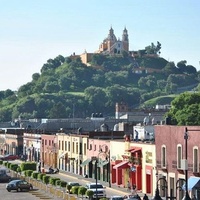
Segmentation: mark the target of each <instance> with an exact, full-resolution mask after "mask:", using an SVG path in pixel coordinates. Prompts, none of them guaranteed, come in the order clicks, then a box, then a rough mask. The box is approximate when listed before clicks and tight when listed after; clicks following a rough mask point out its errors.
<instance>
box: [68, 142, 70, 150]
mask: <svg viewBox="0 0 200 200" xmlns="http://www.w3.org/2000/svg"><path fill="white" fill-rule="evenodd" d="M68 151H71V150H70V142H69V141H68Z"/></svg>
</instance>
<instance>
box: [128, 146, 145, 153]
mask: <svg viewBox="0 0 200 200" xmlns="http://www.w3.org/2000/svg"><path fill="white" fill-rule="evenodd" d="M141 150H142V148H141V147H131V148H130V149H129V150H128V151H129V152H131V153H136V152H138V151H141Z"/></svg>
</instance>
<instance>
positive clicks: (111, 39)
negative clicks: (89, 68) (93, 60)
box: [97, 27, 129, 55]
mask: <svg viewBox="0 0 200 200" xmlns="http://www.w3.org/2000/svg"><path fill="white" fill-rule="evenodd" d="M123 51H126V52H129V40H128V31H127V29H126V28H124V30H123V33H122V39H121V40H120V39H117V38H116V36H115V34H114V30H113V28H112V27H111V28H110V30H109V33H108V36H107V37H106V38H105V39H104V40H103V42H102V43H101V44H100V46H99V50H98V51H97V53H103V54H110V55H114V54H121V53H122V52H123Z"/></svg>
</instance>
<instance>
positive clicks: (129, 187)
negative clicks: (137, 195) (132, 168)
mask: <svg viewBox="0 0 200 200" xmlns="http://www.w3.org/2000/svg"><path fill="white" fill-rule="evenodd" d="M127 191H131V184H130V182H129V181H127Z"/></svg>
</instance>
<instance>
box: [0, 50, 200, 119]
mask: <svg viewBox="0 0 200 200" xmlns="http://www.w3.org/2000/svg"><path fill="white" fill-rule="evenodd" d="M198 83H199V78H198V73H197V72H196V70H195V69H194V67H192V66H189V65H186V64H185V63H183V62H180V63H178V64H177V66H175V64H174V63H173V62H168V61H166V60H165V59H164V58H160V57H159V56H152V55H143V56H139V55H138V56H137V57H132V56H130V55H128V54H127V53H125V52H124V53H123V54H121V55H115V56H110V55H104V54H94V55H93V57H92V58H91V62H90V63H88V65H86V64H84V63H82V61H81V59H80V57H77V56H76V57H73V56H70V57H66V58H65V57H63V56H61V55H59V56H57V57H56V58H54V59H49V60H47V63H45V64H44V65H43V66H42V68H41V73H35V74H33V75H32V80H31V81H30V82H28V83H27V84H25V85H22V86H21V87H20V88H19V90H18V91H17V92H14V91H11V90H6V91H1V92H0V106H1V109H0V121H11V120H14V119H15V118H18V117H19V116H20V117H21V118H25V119H28V118H69V117H82V118H85V117H88V116H91V113H103V115H104V116H114V111H115V103H116V102H119V101H124V102H126V103H127V104H128V105H130V106H131V107H136V106H137V107H139V105H142V104H143V103H144V102H145V104H144V105H145V106H147V105H151V106H153V104H155V105H156V104H157V103H162V102H167V103H170V101H171V98H169V97H168V95H171V94H172V93H173V94H176V92H177V91H178V88H179V87H184V86H188V85H197V84H198ZM162 96H163V97H164V98H163V100H161V97H162ZM158 97H160V98H158ZM153 98H155V99H154V100H151V99H153ZM164 99H165V100H164ZM148 100H151V101H149V102H148Z"/></svg>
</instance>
